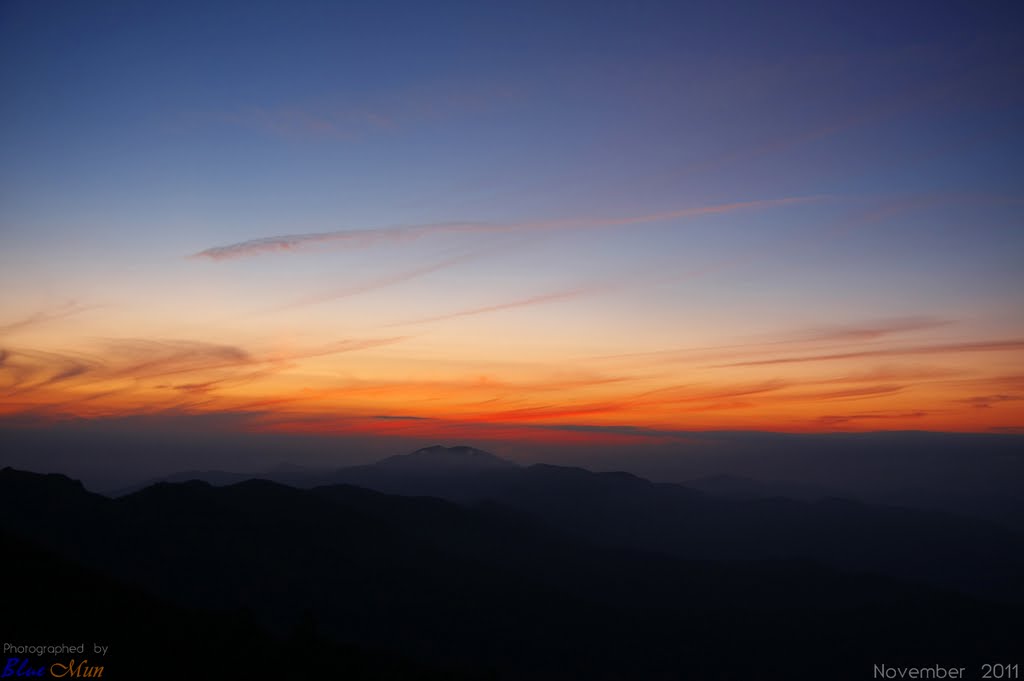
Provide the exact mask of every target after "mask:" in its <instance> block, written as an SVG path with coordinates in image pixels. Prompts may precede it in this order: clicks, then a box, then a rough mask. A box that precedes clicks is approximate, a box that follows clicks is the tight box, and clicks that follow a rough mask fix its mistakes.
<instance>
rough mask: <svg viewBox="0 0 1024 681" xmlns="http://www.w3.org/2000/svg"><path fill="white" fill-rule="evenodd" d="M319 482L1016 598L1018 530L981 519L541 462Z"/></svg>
mask: <svg viewBox="0 0 1024 681" xmlns="http://www.w3.org/2000/svg"><path fill="white" fill-rule="evenodd" d="M417 456H419V454H417V453H414V454H412V455H409V457H410V458H411V459H415V458H416V457H417ZM391 461H393V460H391ZM323 479H329V480H331V481H336V482H346V483H350V484H355V485H360V486H364V487H368V488H371V489H376V490H379V491H382V492H386V493H391V494H405V495H419V496H436V497H441V498H445V499H449V500H452V501H456V502H459V503H464V504H477V503H482V502H492V503H497V504H501V505H504V506H507V507H509V508H512V509H516V510H517V511H520V512H524V513H528V514H530V515H531V516H533V517H534V518H536V519H537V520H538V521H540V522H543V523H546V524H549V525H551V526H552V527H555V528H557V529H558V530H559V531H563V532H566V533H570V534H572V535H574V536H577V537H580V538H583V539H586V540H587V541H591V542H594V543H598V544H602V545H604V546H609V547H618V548H631V549H642V550H647V551H660V552H666V553H670V554H673V555H675V556H679V557H683V558H689V559H716V560H723V559H724V560H735V559H743V560H764V559H810V560H816V561H820V562H823V563H825V564H828V565H832V566H835V567H839V568H844V569H853V570H864V571H871V572H879V573H882V574H888V575H892V576H897V577H901V578H907V579H921V580H925V581H929V582H931V583H933V584H935V585H939V586H946V587H955V588H958V589H963V590H966V591H969V592H972V593H976V594H979V595H985V596H988V597H998V598H1008V599H1016V600H1024V584H1022V580H1021V575H1024V537H1022V536H1021V535H1020V534H1018V533H1016V532H1013V531H1011V530H1009V529H1006V528H1004V527H1001V526H999V525H996V524H994V523H991V522H987V521H984V520H981V519H975V518H967V517H959V516H955V515H950V514H945V513H940V512H932V511H925V510H916V509H909V508H902V507H886V506H871V505H867V504H863V503H860V502H856V501H852V500H843V499H835V498H825V499H821V500H818V501H814V502H800V501H794V500H789V499H782V498H771V497H767V498H759V496H758V495H753V497H754V498H750V499H745V498H740V499H733V498H724V497H715V496H712V495H708V494H704V493H702V492H699V491H696V490H693V489H689V488H687V487H683V486H680V485H675V484H670V483H653V482H650V481H648V480H644V479H643V478H640V477H638V476H635V475H631V474H629V473H593V472H590V471H586V470H583V469H580V468H569V467H564V466H551V465H546V464H536V465H533V466H528V467H513V466H509V467H501V468H487V469H484V470H471V471H466V470H461V469H456V470H451V469H449V468H445V467H438V468H436V469H433V470H432V471H431V472H430V473H429V474H427V473H424V472H422V471H421V469H419V468H412V467H410V468H408V469H407V468H403V467H400V466H395V465H393V464H392V463H384V462H382V463H381V464H373V465H369V466H359V467H355V468H348V469H343V470H341V471H338V472H337V473H334V474H332V475H330V476H329V477H328V478H321V480H323ZM952 547H956V548H955V550H954V549H952Z"/></svg>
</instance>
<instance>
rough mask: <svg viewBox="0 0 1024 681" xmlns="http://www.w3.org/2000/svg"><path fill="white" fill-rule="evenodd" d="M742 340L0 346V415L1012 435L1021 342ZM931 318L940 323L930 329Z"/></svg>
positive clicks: (856, 333)
mask: <svg viewBox="0 0 1024 681" xmlns="http://www.w3.org/2000/svg"><path fill="white" fill-rule="evenodd" d="M890 326H891V327H892V328H890V329H886V328H881V329H879V328H874V327H871V326H870V325H866V326H865V327H864V328H862V329H859V330H858V329H851V330H847V331H845V332H843V333H834V334H831V335H819V336H818V337H813V336H812V337H807V336H806V335H800V334H793V335H792V336H791V337H790V338H781V339H780V338H775V339H768V340H764V341H763V342H754V343H748V344H734V345H732V346H722V347H718V348H716V347H713V346H703V347H697V348H689V349H672V350H666V351H655V352H641V353H619V354H616V353H608V354H601V355H588V356H577V357H566V356H561V357H555V356H553V357H552V358H551V359H550V360H549V361H548V362H544V361H542V356H541V354H540V353H536V354H535V355H533V356H531V359H530V360H529V361H525V360H522V361H516V360H514V359H507V358H506V359H500V360H499V359H495V360H494V361H492V362H488V361H486V360H485V359H483V358H459V359H449V360H444V359H440V358H439V357H437V347H436V345H434V344H431V343H427V342H423V341H419V340H418V339H416V338H405V337H373V338H369V337H368V338H361V339H351V340H345V341H341V342H333V343H327V344H323V345H307V346H302V345H299V344H298V343H289V344H287V346H286V345H284V344H275V345H274V346H271V347H267V348H265V349H263V350H256V349H249V348H242V347H239V346H234V345H229V344H226V343H207V342H198V341H192V342H181V341H141V340H120V341H105V342H103V343H99V344H94V345H91V346H86V347H83V348H82V349H81V350H79V351H75V352H72V351H68V350H66V349H64V350H59V349H56V348H55V349H52V350H51V349H47V350H41V349H37V348H38V345H40V344H41V343H39V340H41V338H39V337H37V339H36V341H37V345H36V348H33V349H29V348H22V347H19V346H18V345H16V344H14V343H11V344H9V345H8V346H7V347H6V349H5V350H4V355H3V363H2V365H0V370H2V371H0V376H3V379H4V381H5V384H4V385H3V389H4V398H3V401H2V402H0V416H4V417H8V418H11V417H17V416H21V417H31V418H34V419H42V420H59V419H65V418H91V419H95V418H115V417H120V416H127V415H133V414H159V413H161V412H167V411H173V412H175V413H192V414H210V413H236V414H242V415H245V418H244V419H243V422H244V423H245V424H247V425H245V426H244V427H245V428H246V429H247V430H251V431H258V432H289V433H305V434H360V435H371V436H372V435H382V436H398V437H410V438H436V439H444V440H449V441H453V440H460V439H462V440H464V439H473V440H520V441H528V442H549V443H568V442H575V443H587V442H602V443H613V444H624V445H627V444H630V443H636V444H641V443H649V442H657V441H664V440H671V439H676V438H685V437H686V434H687V433H688V432H694V431H702V430H764V431H780V432H828V431H870V430H935V431H963V432H992V431H1011V430H1013V429H1014V428H1016V427H1018V426H1019V425H1020V423H1021V421H1020V409H1019V403H1017V401H1016V400H1015V399H1013V397H1012V395H1014V394H1015V391H1018V390H1020V389H1021V387H1022V386H1024V376H1021V375H1020V374H1019V373H1015V371H1014V369H1015V366H1016V362H1017V361H1018V360H1019V358H1020V355H1021V350H1022V349H1024V340H1019V339H1012V338H1010V339H1007V338H996V339H988V340H977V339H974V340H965V339H962V338H961V339H956V340H952V339H937V338H931V339H929V338H922V335H924V334H927V335H930V336H934V335H936V333H937V332H936V329H935V328H931V327H932V326H933V325H930V324H921V325H919V326H920V327H921V328H914V326H913V325H912V324H903V326H904V327H906V328H902V327H901V326H900V323H899V322H894V323H891V324H890ZM936 326H937V325H936Z"/></svg>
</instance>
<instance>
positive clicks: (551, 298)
mask: <svg viewBox="0 0 1024 681" xmlns="http://www.w3.org/2000/svg"><path fill="white" fill-rule="evenodd" d="M595 290H597V288H596V287H595V288H583V287H581V288H574V289H568V290H565V291H555V292H553V293H542V294H540V295H536V296H529V297H527V298H520V299H518V300H512V301H509V302H506V303H497V304H495V305H484V306H483V307H474V308H470V309H468V310H459V311H458V312H451V313H448V314H442V315H437V316H434V317H422V318H420V319H412V320H409V321H405V322H394V323H392V324H388V326H406V325H411V324H426V323H428V322H440V321H445V320H448V319H458V318H459V317H473V316H476V315H481V314H487V313H489V312H500V311H502V310H512V309H515V308H519V307H531V306H533V305H541V304H544V303H553V302H557V301H561V300H569V299H570V298H578V297H579V296H582V295H585V294H587V293H592V292H593V291H595Z"/></svg>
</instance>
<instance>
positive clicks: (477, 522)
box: [0, 469, 1024, 679]
mask: <svg viewBox="0 0 1024 681" xmlns="http://www.w3.org/2000/svg"><path fill="white" fill-rule="evenodd" d="M0 530H2V531H3V532H5V533H8V534H10V535H11V536H13V537H14V539H12V540H11V541H10V542H5V550H6V551H7V553H8V555H6V556H5V558H6V559H8V560H11V559H12V556H11V555H10V554H11V553H12V548H13V553H14V554H15V555H14V556H13V558H17V556H18V555H22V553H23V552H27V553H25V555H29V556H35V557H33V558H32V559H31V560H32V561H35V563H36V564H44V566H43V567H42V568H40V569H24V568H23V567H22V568H21V570H20V572H19V573H18V574H17V575H16V577H15V578H14V579H13V580H12V579H7V580H6V581H5V589H6V590H8V591H9V592H11V593H15V592H13V591H11V590H14V589H16V590H17V591H16V595H17V598H11V597H10V594H9V595H8V597H7V598H6V602H5V606H6V607H5V608H4V618H3V619H4V628H5V631H4V632H3V634H4V636H5V640H13V641H21V640H24V639H25V638H26V637H31V636H42V637H45V640H46V641H50V640H53V639H54V637H59V636H63V635H64V634H65V632H66V631H68V630H67V629H66V628H62V627H64V626H65V625H66V624H67V622H68V621H74V620H73V618H72V620H68V619H67V618H65V617H64V616H63V614H62V613H64V612H65V611H67V610H70V611H71V612H72V613H74V614H75V616H76V617H78V620H77V621H78V622H79V623H80V626H79V627H78V628H77V629H74V635H76V636H77V637H80V638H84V639H85V640H87V641H88V640H92V639H97V640H99V638H100V637H101V636H109V637H110V638H111V640H114V641H122V642H123V643H121V645H122V646H123V647H122V648H121V650H125V649H129V650H130V651H131V654H132V655H134V656H136V658H138V657H139V656H142V657H147V658H149V657H150V656H151V657H152V659H159V660H161V664H163V665H165V666H167V668H171V669H176V670H178V671H180V672H181V674H182V675H184V676H187V677H188V678H204V672H202V671H201V670H200V671H197V669H196V667H195V664H192V663H195V662H196V661H197V659H202V655H204V654H208V653H209V646H210V645H213V646H214V648H217V647H218V644H214V643H211V642H213V641H221V640H223V641H225V644H224V645H223V646H222V649H223V656H222V657H218V659H222V660H228V661H231V660H235V659H237V661H238V663H239V666H238V670H244V669H245V668H246V667H245V664H243V657H245V659H247V660H248V659H250V658H251V650H252V648H253V647H255V648H258V649H259V650H260V651H261V652H260V655H261V656H264V657H266V659H267V660H268V664H270V661H272V660H280V659H281V658H280V657H275V656H280V655H282V654H286V653H287V651H288V648H287V646H288V645H289V641H294V640H295V632H297V631H298V632H303V631H304V632H306V634H305V635H303V636H300V637H299V639H300V640H303V641H308V640H313V641H315V642H317V643H316V646H319V647H316V646H314V648H311V649H308V650H306V652H305V653H303V654H304V655H305V656H306V658H309V659H315V660H321V659H322V657H320V656H322V655H326V656H327V657H330V656H331V654H332V653H331V650H332V646H339V650H340V651H341V652H337V653H336V654H335V657H336V658H337V660H338V663H337V665H336V666H334V667H331V668H330V671H329V673H328V672H324V674H326V675H322V676H321V678H375V677H374V676H373V674H376V673H380V674H384V673H390V674H392V675H393V677H394V678H415V677H416V675H419V674H428V673H430V670H437V669H442V670H454V671H452V672H450V674H449V676H450V677H451V678H457V674H464V675H468V676H471V677H479V678H502V679H504V678H509V679H514V678H523V679H526V678H530V679H534V678H605V679H643V678H697V679H700V678H786V679H793V678H826V677H827V678H836V679H841V678H856V679H862V678H866V677H867V676H868V675H869V674H870V673H871V665H872V664H879V663H887V664H915V665H934V664H937V663H943V664H960V665H970V664H975V663H981V662H983V661H986V660H991V659H999V656H1000V655H1003V656H1004V657H1005V655H1007V654H1009V653H1010V652H1012V651H1014V650H1015V649H1016V648H1015V647H1016V646H1017V645H1018V644H1019V641H1020V640H1021V636H1022V635H1024V621H1022V618H1021V612H1020V610H1019V609H1018V608H1014V607H1011V606H1006V605H997V604H994V603H991V602H987V601H981V600H976V599H974V598H970V597H966V596H962V595H958V594H955V593H951V592H945V591H938V590H934V589H931V588H928V587H923V586H919V585H915V584H911V583H908V582H904V581H898V580H894V579H890V578H885V577H877V576H871V575H865V574H848V573H841V572H837V571H834V570H831V569H827V568H824V567H820V566H818V565H815V564H813V563H807V562H795V561H685V560H680V559H678V558H673V557H670V556H665V555H659V554H654V553H645V552H640V551H630V550H613V549H607V548H599V547H595V546H592V545H590V544H589V543H585V542H583V541H580V540H577V539H573V538H570V537H568V536H567V535H564V534H562V533H559V532H557V531H553V530H549V529H546V528H544V527H542V526H540V525H538V524H537V523H536V522H535V521H533V520H531V519H528V518H526V517H523V516H520V515H518V514H516V513H514V512H511V511H508V510H506V509H503V508H501V507H497V506H491V505H485V506H482V507H477V508H465V507H460V506H457V505H455V504H452V503H448V502H444V501H440V500H437V499H422V498H407V497H394V496H387V495H383V494H379V493H374V492H371V491H368V490H365V489H360V488H356V487H348V486H332V487H325V488H320V489H315V490H298V489H294V488H289V487H286V486H283V485H280V484H275V483H271V482H266V481H257V480H253V481H248V482H244V483H240V484H236V485H232V486H230V487H223V488H215V487H211V486H210V485H207V484H205V483H199V482H194V483H184V484H158V485H154V486H152V487H149V488H147V489H145V490H142V491H141V492H138V493H136V494H133V495H129V496H127V497H124V498H120V499H109V498H106V497H102V496H99V495H94V494H91V493H89V492H87V491H85V490H84V489H83V488H82V486H81V485H80V484H79V483H77V482H75V481H72V480H70V479H68V478H65V477H63V476H54V475H49V476H43V475H36V474H30V473H22V472H18V471H13V470H11V469H4V470H3V471H2V472H0ZM18 542H22V543H23V542H29V543H31V544H32V545H38V546H40V547H43V549H45V551H44V552H43V553H40V552H39V551H38V549H35V548H32V547H29V548H24V547H23V544H21V543H18ZM51 553H52V554H53V555H52V556H51ZM41 555H42V556H48V557H47V558H46V559H40V558H38V556H41ZM46 561H50V562H49V563H46ZM30 562H31V561H30ZM5 563H6V561H5ZM54 566H56V567H54ZM61 571H64V573H71V574H72V575H78V576H75V577H74V578H73V579H72V578H69V577H67V576H66V575H65V574H64V573H62V572H61ZM81 575H89V576H88V577H82V576H81ZM76 580H77V582H76ZM74 583H78V584H81V586H80V587H76V588H69V586H68V585H69V584H74ZM69 592H70V593H71V594H72V595H73V597H69V596H68V594H69ZM25 594H35V596H33V597H32V598H27V597H26V596H25ZM75 594H77V595H75ZM82 594H92V595H93V597H91V598H92V600H89V599H88V598H87V599H86V600H85V601H84V603H83V604H82V605H81V608H85V610H84V611H83V610H81V609H80V608H79V607H78V606H76V603H82V598H83V596H82ZM97 594H110V595H109V597H108V596H103V595H99V596H97ZM130 594H141V595H139V596H138V597H136V596H133V595H130ZM76 599H77V600H76ZM154 604H155V605H154ZM83 612H84V613H85V614H83ZM239 612H248V613H251V616H249V617H248V618H246V617H240V616H239V615H238V614H237V613H239ZM40 613H54V614H55V616H54V617H53V618H52V619H51V618H47V617H46V616H43V615H41V614H40ZM94 614H95V619H96V622H97V624H96V628H95V630H93V629H91V628H90V625H89V622H90V620H91V618H92V616H93V615H94ZM85 615H88V616H85ZM33 618H35V619H33ZM154 620H156V621H164V622H167V625H166V627H167V628H169V630H170V631H172V632H174V635H171V634H168V633H167V632H166V631H163V632H162V631H161V630H160V629H159V627H158V628H157V629H156V630H153V629H152V627H153V626H154V625H153V624H152V623H153V621H154ZM19 622H34V623H35V624H34V625H33V626H31V627H27V628H26V629H21V628H20V625H19V624H18V623H19ZM147 627H149V628H147ZM93 631H95V632H98V633H91V632H93ZM25 632H27V633H25ZM309 632H314V633H312V634H311V633H309ZM183 639H184V641H185V642H184V643H183V642H182V641H183ZM189 641H193V642H194V644H189ZM200 642H204V643H205V644H206V645H207V647H206V649H205V652H204V648H203V645H199V643H200ZM190 646H191V647H190ZM372 651H388V652H389V655H388V656H386V657H379V656H376V655H377V653H374V652H372ZM122 654H125V653H122ZM218 655H219V653H218ZM392 655H393V656H395V657H392ZM197 656H198V657H197ZM246 656H248V657H246ZM303 664H304V663H303ZM190 665H191V666H190ZM346 665H347V667H346ZM314 666H315V665H314ZM269 668H270V667H268V669H269ZM346 670H347V671H346ZM360 670H362V671H360ZM823 670H825V671H823ZM112 674H113V665H112V664H111V674H110V675H109V678H139V677H138V676H135V675H128V676H121V677H115V676H113V675H112ZM233 674H234V672H231V671H226V672H225V671H222V672H220V673H217V674H212V673H211V674H209V675H206V676H205V678H242V677H243V676H246V675H245V674H242V673H239V674H237V675H233ZM394 675H397V676H394ZM260 677H261V678H264V675H263V674H260ZM178 678H181V676H179V677H178ZM247 678H252V677H251V676H247ZM266 678H270V677H266ZM281 678H308V675H307V674H303V673H299V672H295V673H285V674H284V675H283V676H282V677H281ZM314 678H315V676H314Z"/></svg>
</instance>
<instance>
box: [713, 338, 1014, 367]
mask: <svg viewBox="0 0 1024 681" xmlns="http://www.w3.org/2000/svg"><path fill="white" fill-rule="evenodd" d="M1022 349H1024V340H1019V339H1013V340H1003V341H980V342H976V343H945V344H937V345H916V346H907V347H902V348H880V349H877V350H855V351H851V352H835V353H828V354H820V355H801V356H798V357H774V358H772V359H758V360H750V361H745V362H732V363H730V364H719V365H717V368H726V367H749V366H766V365H772V364H796V363H801V362H827V361H832V360H842V359H861V358H867V357H894V356H899V355H935V354H947V353H961V352H999V351H1006V350H1022Z"/></svg>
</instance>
